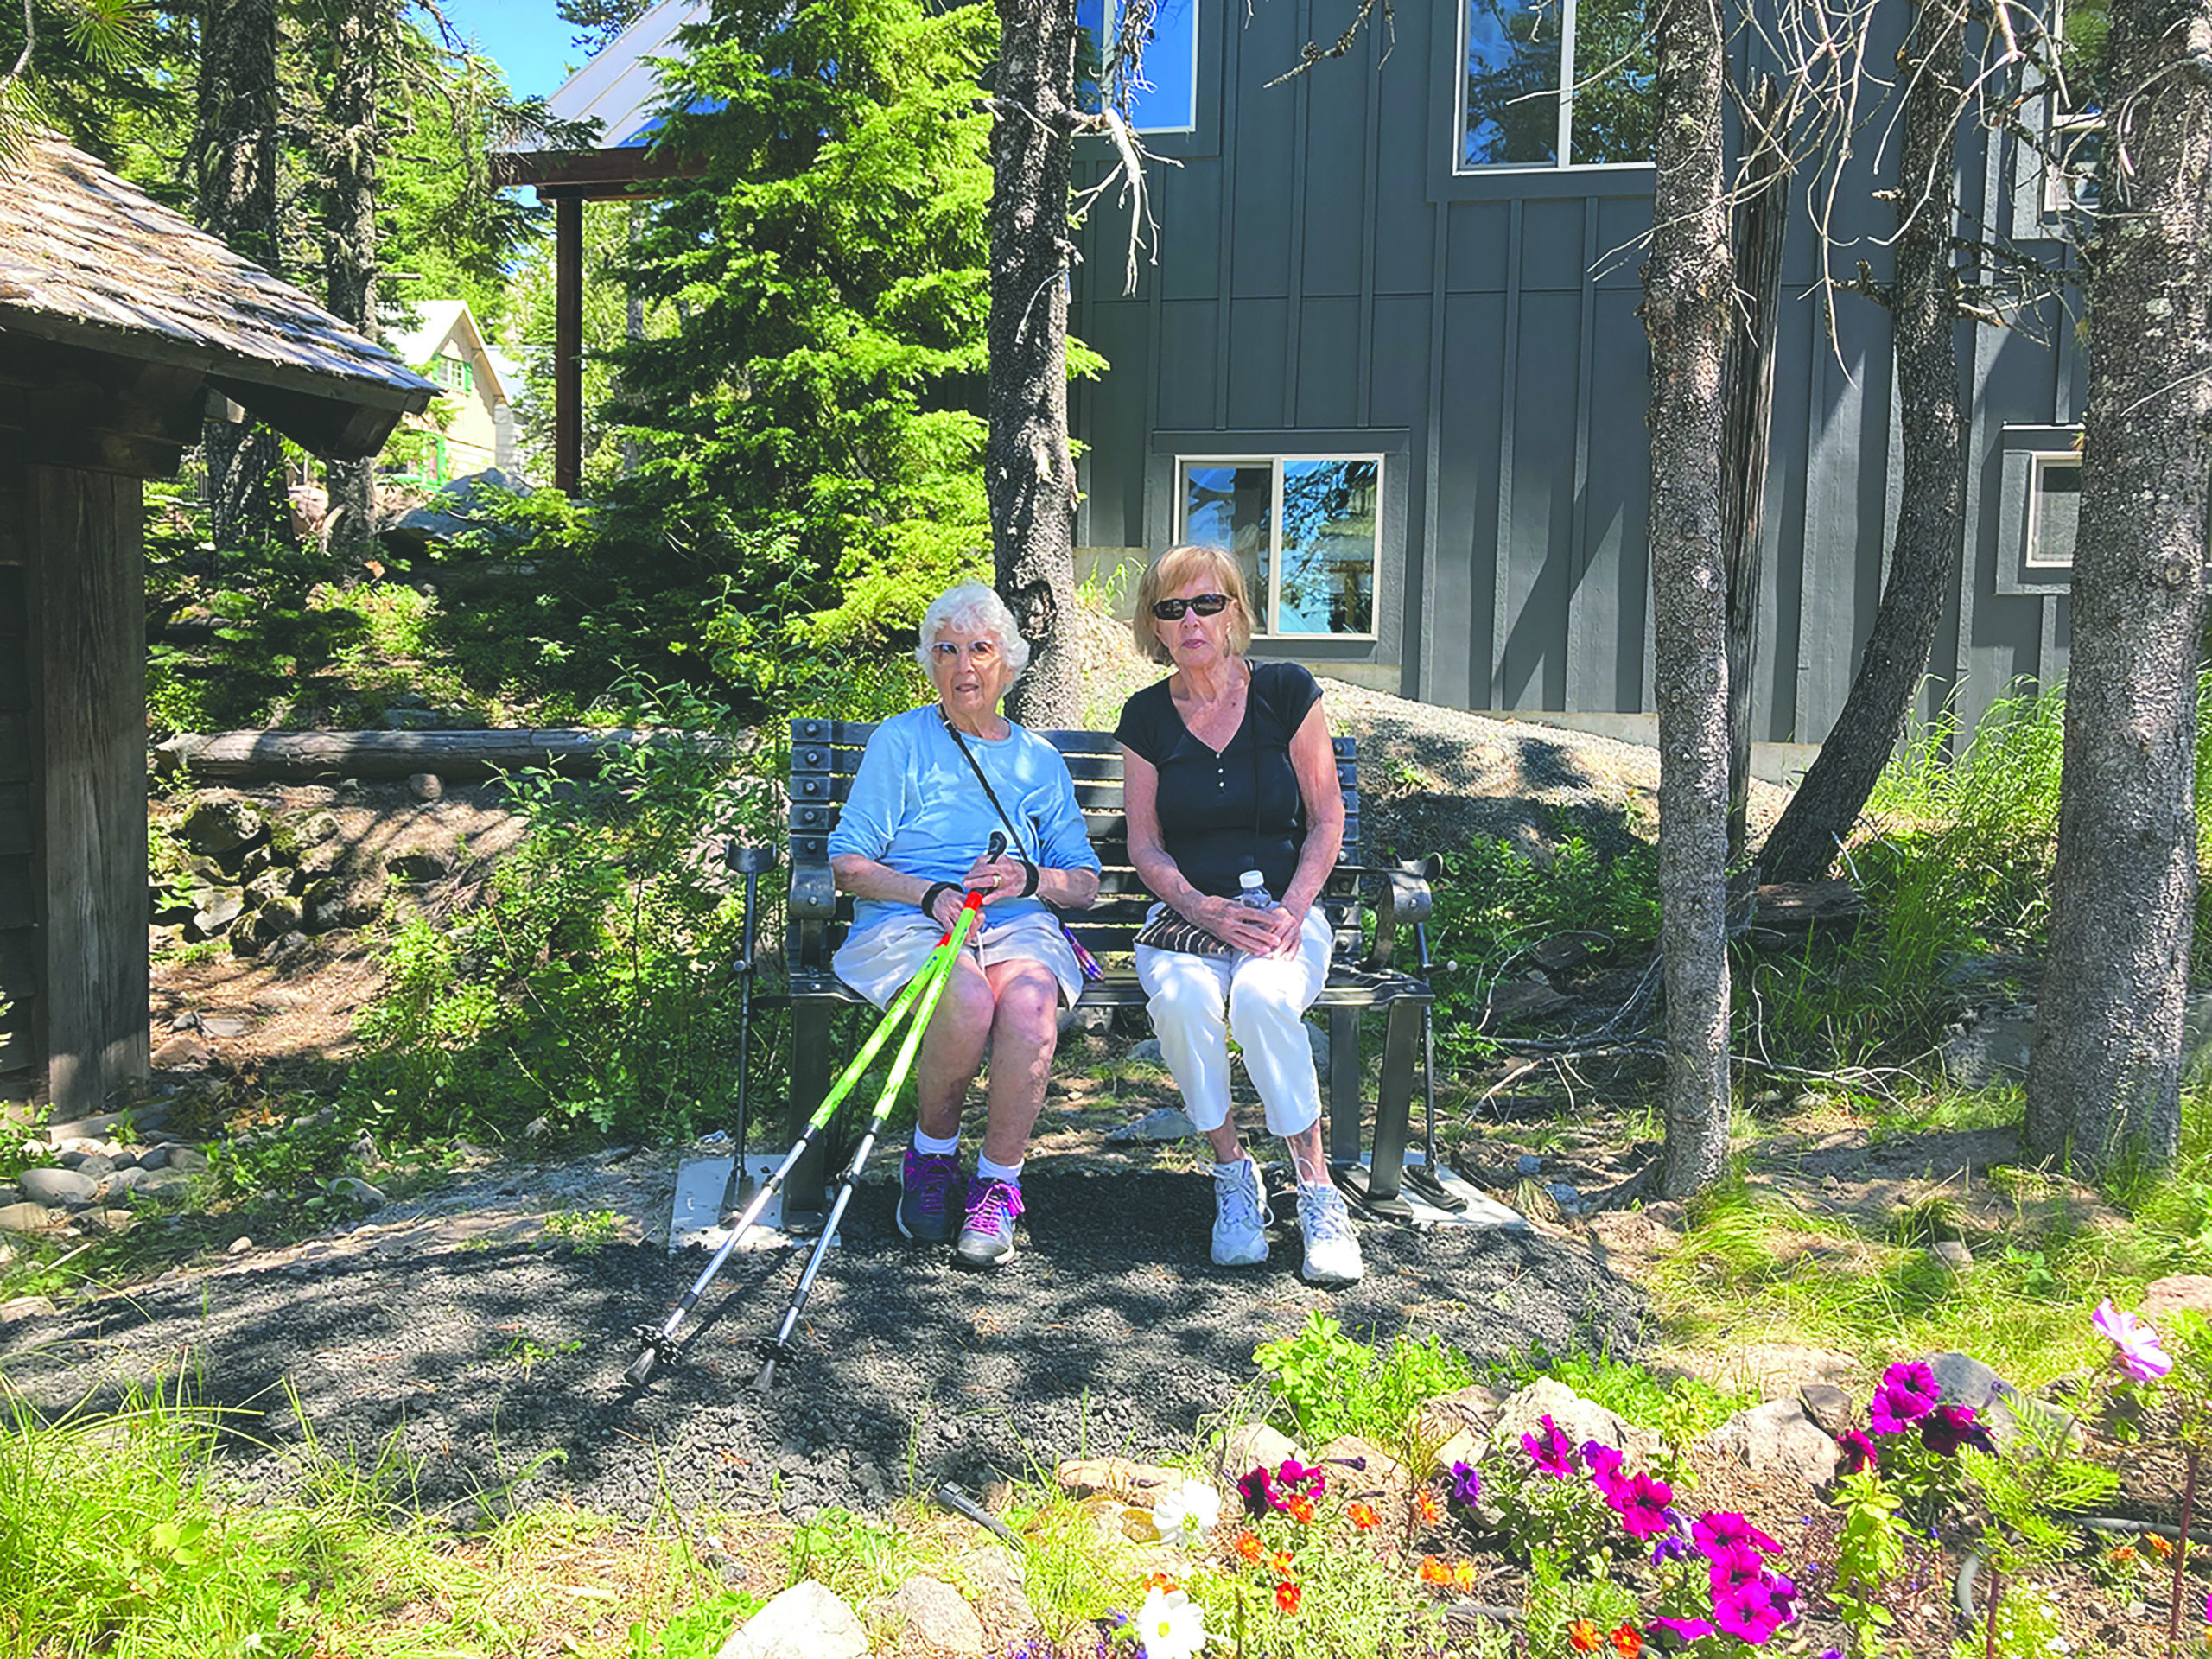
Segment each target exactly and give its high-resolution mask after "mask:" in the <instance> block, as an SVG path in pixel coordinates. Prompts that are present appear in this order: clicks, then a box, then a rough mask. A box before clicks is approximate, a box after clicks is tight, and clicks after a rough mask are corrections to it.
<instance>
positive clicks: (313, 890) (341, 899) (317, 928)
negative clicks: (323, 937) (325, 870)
mask: <svg viewBox="0 0 2212 1659" xmlns="http://www.w3.org/2000/svg"><path fill="white" fill-rule="evenodd" d="M384 897H385V883H384V878H383V877H381V876H377V877H374V878H371V877H365V876H359V877H355V878H353V879H352V880H344V879H341V878H339V877H336V876H333V877H331V878H329V879H328V880H322V881H318V882H316V883H315V885H314V886H313V887H309V888H308V891H307V926H308V931H309V932H310V933H328V932H331V931H334V930H335V929H338V928H341V927H365V926H366V925H368V924H369V923H371V922H373V921H375V920H376V919H377V918H378V917H379V916H381V915H383V914H384Z"/></svg>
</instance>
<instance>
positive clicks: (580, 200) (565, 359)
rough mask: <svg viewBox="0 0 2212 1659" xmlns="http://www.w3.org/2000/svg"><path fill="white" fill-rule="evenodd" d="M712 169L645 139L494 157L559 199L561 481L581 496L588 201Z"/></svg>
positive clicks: (497, 178)
mask: <svg viewBox="0 0 2212 1659" xmlns="http://www.w3.org/2000/svg"><path fill="white" fill-rule="evenodd" d="M706 170H707V162H706V158H705V157H704V156H671V155H667V154H664V153H663V152H661V151H659V150H656V149H648V148H647V147H645V145H642V144H626V145H624V146H622V147H621V148H620V149H583V150H575V149H542V150H513V151H507V152H505V153H502V154H500V155H496V156H493V158H492V181H493V183H494V184H498V185H503V186H504V185H529V186H531V188H534V189H535V190H536V191H537V194H539V195H540V196H541V197H543V198H545V199H546V200H550V201H551V202H552V204H553V485H554V487H555V488H556V489H557V490H560V491H561V492H562V493H563V494H567V495H574V494H575V493H576V484H577V481H578V480H579V479H580V478H581V476H582V472H583V451H584V210H583V205H584V203H585V202H587V201H620V200H629V199H632V198H636V197H640V196H658V195H665V194H668V192H669V188H671V187H672V186H677V185H680V184H683V183H684V182H685V181H690V180H692V179H696V178H698V177H700V176H701V175H703V174H704V173H705V172H706Z"/></svg>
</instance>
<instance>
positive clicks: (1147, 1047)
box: [1127, 1037, 1167, 1065]
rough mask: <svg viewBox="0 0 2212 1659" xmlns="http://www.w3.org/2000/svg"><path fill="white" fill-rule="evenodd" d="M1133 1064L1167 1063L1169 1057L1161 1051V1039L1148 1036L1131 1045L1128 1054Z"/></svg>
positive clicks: (1129, 1060) (1130, 1062)
mask: <svg viewBox="0 0 2212 1659" xmlns="http://www.w3.org/2000/svg"><path fill="white" fill-rule="evenodd" d="M1127 1058H1128V1062H1129V1064H1130V1065H1166V1064H1167V1057H1166V1055H1165V1054H1163V1053H1161V1052H1160V1039H1159V1038H1157V1037H1146V1038H1142V1039H1139V1040H1138V1041H1136V1042H1134V1043H1131V1044H1130V1045H1129V1052H1128V1057H1127Z"/></svg>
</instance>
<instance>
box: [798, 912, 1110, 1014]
mask: <svg viewBox="0 0 2212 1659" xmlns="http://www.w3.org/2000/svg"><path fill="white" fill-rule="evenodd" d="M942 938H944V929H943V928H941V927H939V926H938V925H937V924H936V923H935V922H933V921H931V919H930V918H928V917H926V916H925V915H923V914H922V913H921V912H920V911H916V912H914V913H913V914H912V916H894V917H893V918H891V919H890V920H889V921H886V922H879V923H877V924H876V925H874V927H871V928H869V929H868V931H866V932H864V933H855V934H853V935H852V936H851V937H850V938H848V939H846V941H845V942H844V944H842V945H841V946H839V947H838V950H837V954H836V956H834V957H831V958H830V959H829V965H830V966H831V967H832V968H834V969H836V973H837V977H838V978H840V979H842V980H843V981H844V982H845V983H846V984H848V985H849V986H851V987H852V988H854V989H855V990H856V991H858V992H859V993H860V994H861V995H862V996H864V997H866V998H867V999H868V1001H871V1002H873V1003H874V1004H875V1006H876V1007H879V1008H887V1007H890V1006H891V999H892V998H893V997H894V996H896V995H899V991H900V989H901V988H904V986H905V985H906V982H907V981H908V980H910V979H912V978H913V976H915V975H916V974H918V973H919V972H920V971H921V969H922V963H924V962H925V961H927V960H928V958H929V954H930V952H931V951H932V950H936V949H937V945H938V940H939V939H942ZM963 948H964V949H965V950H968V951H969V953H970V954H972V955H973V956H974V957H975V958H976V961H977V962H978V963H981V964H982V966H983V967H986V968H988V967H990V966H991V965H992V964H993V963H1001V962H1012V961H1015V960H1017V959H1020V958H1022V957H1027V958H1028V959H1029V960H1031V961H1033V962H1040V963H1044V964H1045V966H1046V967H1047V968H1049V969H1052V977H1053V978H1055V979H1057V980H1058V981H1059V982H1060V1001H1062V1002H1064V1003H1065V1004H1066V1005H1067V1006H1068V1007H1074V1006H1075V1000H1076V998H1077V997H1078V996H1081V995H1083V969H1080V968H1079V967H1077V965H1076V960H1075V952H1074V951H1073V950H1070V949H1069V948H1068V941H1067V936H1066V935H1065V934H1064V933H1062V932H1061V931H1060V924H1059V920H1058V918H1057V917H1055V916H1054V915H1053V914H1052V912H1050V911H1046V910H1031V911H1018V912H1015V913H1014V915H1012V916H1009V917H1007V918H1005V919H1003V920H999V919H995V918H993V917H992V915H991V912H990V911H989V909H988V907H986V908H985V909H984V911H983V912H982V915H980V916H979V917H977V918H976V928H975V930H974V931H970V932H969V935H968V943H967V944H966V945H965V946H964V947H963Z"/></svg>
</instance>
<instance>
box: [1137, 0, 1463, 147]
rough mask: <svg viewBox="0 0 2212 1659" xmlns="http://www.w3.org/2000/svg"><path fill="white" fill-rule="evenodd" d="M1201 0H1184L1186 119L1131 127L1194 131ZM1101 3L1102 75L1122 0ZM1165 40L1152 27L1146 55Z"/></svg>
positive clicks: (1165, 130)
mask: <svg viewBox="0 0 2212 1659" xmlns="http://www.w3.org/2000/svg"><path fill="white" fill-rule="evenodd" d="M1202 3H1204V0H1185V10H1187V11H1188V13H1189V16H1190V20H1191V38H1190V63H1191V106H1190V109H1189V110H1188V111H1186V115H1185V120H1184V122H1183V124H1181V125H1179V126H1171V127H1155V126H1147V125H1138V124H1133V125H1132V127H1131V130H1132V131H1135V132H1196V131H1197V130H1198V8H1199V6H1200V5H1201V4H1202ZM1462 3H1464V0H1462ZM1101 6H1102V9H1103V10H1102V13H1101V15H1102V16H1103V17H1104V19H1105V22H1104V25H1103V27H1104V29H1105V38H1104V39H1103V40H1102V41H1099V43H1098V58H1099V63H1098V68H1099V73H1100V74H1101V75H1102V76H1103V74H1104V73H1105V72H1106V52H1107V48H1109V45H1110V44H1111V43H1112V42H1113V41H1114V40H1115V39H1116V36H1117V35H1119V33H1120V31H1121V22H1122V0H1101ZM1165 43H1166V42H1165V40H1164V37H1162V36H1161V35H1160V33H1159V31H1158V30H1157V29H1154V39H1153V41H1152V44H1151V45H1150V46H1149V47H1148V48H1147V49H1146V55H1147V57H1148V56H1150V55H1151V54H1152V53H1154V52H1157V51H1158V50H1160V48H1161V46H1162V45H1164V44H1165ZM1139 67H1140V68H1141V67H1142V66H1141V65H1140V66H1139ZM1137 84H1138V85H1140V86H1144V87H1146V88H1147V89H1150V88H1151V86H1152V83H1151V82H1150V81H1140V82H1139V83H1137ZM1099 90H1100V92H1101V94H1102V96H1103V92H1104V91H1105V88H1104V87H1103V85H1102V86H1101V87H1100V89H1099Z"/></svg>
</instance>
